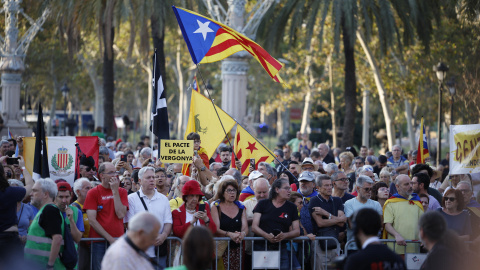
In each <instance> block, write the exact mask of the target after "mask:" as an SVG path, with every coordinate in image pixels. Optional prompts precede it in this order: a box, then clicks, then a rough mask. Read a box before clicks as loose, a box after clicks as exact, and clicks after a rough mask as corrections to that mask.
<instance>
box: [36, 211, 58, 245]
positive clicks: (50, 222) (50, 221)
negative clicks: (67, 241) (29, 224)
mask: <svg viewBox="0 0 480 270" xmlns="http://www.w3.org/2000/svg"><path fill="white" fill-rule="evenodd" d="M62 222H63V218H62V213H60V209H58V208H57V207H55V206H54V205H52V204H48V205H47V206H45V208H43V212H42V214H40V217H39V219H38V225H40V227H42V229H44V230H45V235H46V236H48V237H50V238H51V237H52V235H54V234H62Z"/></svg>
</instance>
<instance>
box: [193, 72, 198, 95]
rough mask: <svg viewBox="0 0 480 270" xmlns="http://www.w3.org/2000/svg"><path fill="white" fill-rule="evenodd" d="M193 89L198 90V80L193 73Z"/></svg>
mask: <svg viewBox="0 0 480 270" xmlns="http://www.w3.org/2000/svg"><path fill="white" fill-rule="evenodd" d="M192 88H193V90H195V91H197V92H198V81H197V76H196V75H195V76H194V77H193V85H192Z"/></svg>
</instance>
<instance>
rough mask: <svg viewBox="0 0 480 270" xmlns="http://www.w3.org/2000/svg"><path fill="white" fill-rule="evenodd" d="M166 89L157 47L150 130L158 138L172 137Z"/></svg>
mask: <svg viewBox="0 0 480 270" xmlns="http://www.w3.org/2000/svg"><path fill="white" fill-rule="evenodd" d="M164 90H165V89H164V88H163V81H162V76H161V75H160V64H159V62H158V58H157V49H155V53H154V54H153V78H152V91H153V95H152V97H153V104H152V114H151V120H152V125H151V126H150V130H151V131H152V132H153V134H155V135H156V136H157V137H158V140H162V139H165V140H168V139H170V125H169V123H168V111H167V99H166V93H165V91H164ZM152 143H153V142H152Z"/></svg>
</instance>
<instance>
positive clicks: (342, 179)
mask: <svg viewBox="0 0 480 270" xmlns="http://www.w3.org/2000/svg"><path fill="white" fill-rule="evenodd" d="M337 181H343V182H348V181H349V179H348V178H340V179H337Z"/></svg>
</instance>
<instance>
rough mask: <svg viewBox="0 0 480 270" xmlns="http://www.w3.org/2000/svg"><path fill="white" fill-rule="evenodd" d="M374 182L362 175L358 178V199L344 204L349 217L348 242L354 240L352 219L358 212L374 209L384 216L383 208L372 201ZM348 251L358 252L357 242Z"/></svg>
mask: <svg viewBox="0 0 480 270" xmlns="http://www.w3.org/2000/svg"><path fill="white" fill-rule="evenodd" d="M374 184H375V183H374V181H373V180H372V179H370V177H367V176H365V175H361V176H359V177H358V179H357V182H356V190H357V194H358V195H357V197H355V198H353V199H350V200H348V201H347V202H345V204H344V208H345V216H346V217H347V224H348V227H347V242H348V241H350V240H353V239H354V236H355V235H354V234H353V224H352V218H353V215H354V214H355V213H356V212H358V211H359V210H360V209H362V208H372V209H373V210H375V211H376V212H377V213H378V214H379V215H380V216H381V215H382V214H383V211H382V206H381V205H380V203H379V202H377V201H374V200H372V199H370V197H371V196H372V187H373V185H374ZM347 248H348V249H353V250H357V249H358V247H357V245H356V244H355V242H353V243H352V245H349V246H348V247H347Z"/></svg>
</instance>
